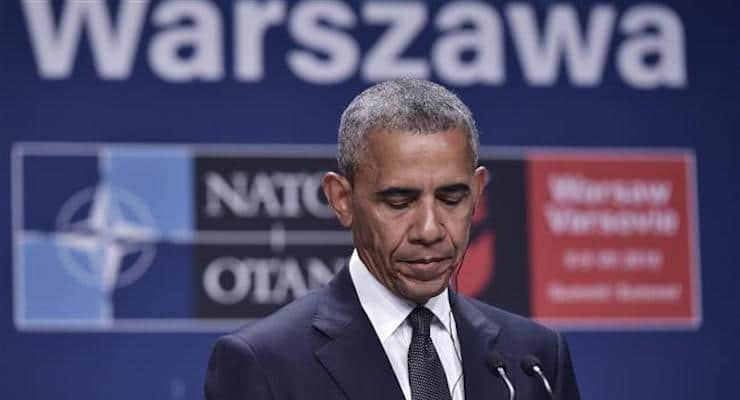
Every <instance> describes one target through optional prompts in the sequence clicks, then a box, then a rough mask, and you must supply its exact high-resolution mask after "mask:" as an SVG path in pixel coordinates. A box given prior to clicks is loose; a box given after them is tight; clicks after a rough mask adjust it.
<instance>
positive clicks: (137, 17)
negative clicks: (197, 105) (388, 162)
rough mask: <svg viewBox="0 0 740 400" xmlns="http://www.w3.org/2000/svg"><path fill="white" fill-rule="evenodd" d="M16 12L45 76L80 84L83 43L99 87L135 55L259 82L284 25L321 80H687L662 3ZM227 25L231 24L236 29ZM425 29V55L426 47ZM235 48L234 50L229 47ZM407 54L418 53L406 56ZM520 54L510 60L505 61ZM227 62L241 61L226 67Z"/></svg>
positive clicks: (326, 4)
mask: <svg viewBox="0 0 740 400" xmlns="http://www.w3.org/2000/svg"><path fill="white" fill-rule="evenodd" d="M21 5H22V9H23V14H24V16H25V21H26V27H27V30H28V32H29V36H30V39H31V47H32V50H33V54H34V56H35V60H36V65H37V68H38V72H39V75H40V76H41V77H42V78H45V79H68V78H69V77H70V76H71V75H72V73H73V70H74V66H75V62H76V57H78V56H79V54H80V53H81V51H84V50H83V49H80V44H81V43H82V42H83V41H82V40H81V38H82V36H83V35H86V38H87V40H86V42H87V43H89V44H90V49H89V51H90V52H91V53H92V61H93V64H94V68H95V71H96V73H97V75H98V77H99V78H100V79H104V80H125V79H129V78H130V76H131V73H132V69H133V65H134V64H135V61H136V57H137V55H138V54H145V55H146V57H147V59H146V62H147V65H148V66H149V69H150V70H151V72H152V73H153V74H154V75H156V76H157V77H159V78H160V79H162V80H165V81H168V82H192V81H220V80H224V79H227V77H232V78H233V79H234V80H236V81H239V82H260V81H262V80H264V79H266V78H267V74H268V72H267V71H270V69H271V68H275V67H276V66H274V65H267V61H266V60H268V57H266V53H267V52H269V51H278V50H276V48H278V47H277V46H271V45H270V43H269V40H271V39H270V35H268V33H269V31H270V30H282V31H285V32H286V34H287V36H288V37H289V39H290V42H289V46H288V49H287V50H283V51H285V54H284V56H283V60H284V63H285V68H287V69H288V70H290V72H291V73H292V74H293V75H294V76H296V77H297V78H299V79H301V80H303V81H306V82H309V83H313V84H324V85H329V84H339V83H343V82H345V81H347V80H349V79H352V78H353V77H357V76H359V77H360V78H361V79H363V80H364V81H367V82H375V81H380V80H385V79H388V78H392V77H397V76H401V75H403V76H414V77H419V78H430V77H431V76H432V75H433V74H434V75H435V76H436V77H437V78H439V80H440V81H442V82H444V83H447V84H450V85H455V86H469V85H502V84H505V83H506V78H507V71H506V67H507V65H517V66H518V67H519V69H520V70H521V76H522V79H523V80H524V82H525V84H527V85H531V86H543V87H547V86H553V85H555V84H556V83H557V82H558V81H559V80H565V81H567V82H569V83H570V84H572V85H573V86H577V87H593V86H597V85H599V84H600V83H601V82H602V81H603V79H604V73H605V71H609V70H614V71H615V72H616V75H617V77H618V78H619V79H620V80H621V81H622V82H624V83H625V84H626V85H628V86H630V87H633V88H637V89H654V88H660V87H664V88H682V87H685V86H686V85H687V76H686V54H685V53H686V52H685V46H686V45H685V38H684V27H683V23H682V21H681V18H680V17H679V15H678V14H677V13H676V12H675V11H674V10H672V9H671V8H669V7H668V6H665V5H660V4H656V3H649V4H635V5H632V6H630V7H628V8H626V9H625V10H617V8H615V7H614V6H613V5H609V4H596V5H592V6H591V8H590V9H589V10H588V11H589V12H587V13H585V14H579V12H578V10H577V9H576V7H575V6H573V5H571V4H564V3H557V4H552V5H550V6H548V7H547V8H545V9H539V8H535V7H533V6H532V5H530V4H524V3H517V2H514V3H510V4H507V5H505V6H503V7H502V8H501V9H497V8H496V7H494V6H493V5H490V4H486V3H483V2H452V3H449V4H445V5H444V6H442V7H441V8H439V9H438V10H436V11H435V13H434V15H431V14H432V13H431V12H430V9H429V6H428V4H427V3H425V2H423V1H403V2H394V1H373V2H366V3H364V4H363V5H361V6H360V7H359V9H355V8H353V7H352V6H350V5H349V4H347V3H345V2H341V1H336V0H323V1H303V2H298V3H296V4H293V5H289V4H288V3H287V2H286V1H282V0H270V1H260V2H258V1H248V0H241V1H235V2H234V3H233V5H231V7H232V10H231V11H232V12H231V13H230V15H231V18H232V19H233V20H232V21H229V22H228V24H227V22H226V21H224V18H226V17H225V15H224V12H223V10H222V8H221V7H220V6H219V5H217V3H216V2H215V1H207V0H180V1H166V2H157V3H154V4H152V3H151V2H150V1H148V0H139V1H121V2H119V6H118V9H117V10H111V9H110V8H111V7H112V3H109V2H104V1H76V0H67V1H65V2H64V3H63V4H62V5H61V7H60V9H59V13H56V14H57V15H55V13H54V12H53V10H52V5H51V2H47V1H22V2H21ZM150 7H151V10H150ZM225 7H228V6H225ZM114 11H115V12H114ZM111 15H114V17H111ZM580 15H584V17H580ZM147 18H149V20H147ZM225 25H230V26H233V28H232V29H230V33H229V32H226V31H225V30H224V26H225ZM145 27H147V28H149V29H144V28H145ZM367 28H371V29H377V28H380V29H382V32H383V33H382V34H381V35H379V36H378V37H377V38H376V39H373V40H374V42H373V43H369V44H368V43H360V42H359V40H358V37H356V36H355V34H354V33H353V32H356V31H357V30H360V29H367ZM150 31H151V32H153V33H152V34H151V35H149V34H148V33H147V36H144V33H143V32H150ZM422 32H424V33H423V34H424V35H425V38H424V40H423V43H424V46H426V49H425V48H424V47H420V46H421V44H420V43H421V42H422V41H420V40H419V39H420V37H421V35H422ZM430 32H431V39H432V40H431V43H429V42H428V41H427V37H426V35H429V33H430ZM226 34H231V35H232V36H233V37H232V40H227V39H226V38H225V37H224V36H225V35H226ZM508 41H510V43H509V42H508ZM227 43H233V44H232V46H233V47H232V48H230V49H227V48H226V44H227ZM428 43H429V44H428ZM411 47H414V48H415V49H419V48H421V49H422V54H418V50H416V51H415V54H414V55H410V54H407V51H408V50H409V49H410V48H411ZM364 49H366V50H364ZM508 49H513V50H508ZM183 50H187V51H183ZM363 51H364V53H363ZM227 52H230V53H228V54H227ZM610 54H613V57H610ZM512 57H513V59H514V60H515V62H514V63H512V62H510V61H508V60H507V58H512ZM231 59H233V65H231V66H227V65H225V64H226V60H231ZM269 59H271V60H275V59H276V58H275V57H269ZM608 60H613V62H614V66H613V68H609V67H608V66H607V61H608ZM563 72H564V76H562V77H561V74H563Z"/></svg>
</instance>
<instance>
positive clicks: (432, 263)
mask: <svg viewBox="0 0 740 400" xmlns="http://www.w3.org/2000/svg"><path fill="white" fill-rule="evenodd" d="M451 260H452V258H451V257H419V258H404V259H401V260H399V261H398V262H399V264H400V267H401V273H402V274H403V275H404V276H406V277H408V278H411V279H415V280H421V281H430V280H434V279H436V278H438V277H439V276H440V275H442V274H444V273H445V272H446V271H447V270H448V269H449V268H450V262H451Z"/></svg>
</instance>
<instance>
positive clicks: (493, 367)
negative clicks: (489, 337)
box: [486, 351, 506, 374]
mask: <svg viewBox="0 0 740 400" xmlns="http://www.w3.org/2000/svg"><path fill="white" fill-rule="evenodd" d="M486 366H487V367H488V369H489V370H490V371H491V372H493V373H494V374H498V369H499V368H504V369H506V366H505V364H504V358H503V357H502V356H501V353H499V352H498V351H492V352H490V353H488V356H486Z"/></svg>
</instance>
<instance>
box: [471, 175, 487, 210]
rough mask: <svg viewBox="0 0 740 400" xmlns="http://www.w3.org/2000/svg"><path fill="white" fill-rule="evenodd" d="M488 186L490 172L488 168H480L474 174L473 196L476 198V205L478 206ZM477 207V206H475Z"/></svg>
mask: <svg viewBox="0 0 740 400" xmlns="http://www.w3.org/2000/svg"><path fill="white" fill-rule="evenodd" d="M487 184H488V170H487V169H486V167H483V166H480V167H478V168H476V169H475V171H474V172H473V195H474V196H475V197H474V198H475V205H477V204H478V200H479V199H480V196H481V195H482V194H483V189H485V188H486V185H487ZM474 207H475V206H474Z"/></svg>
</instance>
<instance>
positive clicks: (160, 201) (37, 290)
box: [12, 143, 193, 330]
mask: <svg viewBox="0 0 740 400" xmlns="http://www.w3.org/2000/svg"><path fill="white" fill-rule="evenodd" d="M12 162H13V171H12V173H13V225H14V229H13V237H14V263H13V264H14V271H13V272H14V273H13V278H14V282H13V290H14V319H15V324H16V327H18V328H19V329H21V330H96V329H97V330H148V329H154V330H156V329H158V328H162V327H163V326H164V325H165V324H167V323H168V319H174V320H175V321H177V320H179V319H180V318H181V317H186V316H187V314H188V312H187V307H188V304H189V302H191V300H190V299H188V298H187V296H184V295H183V293H182V292H183V291H182V289H183V288H186V287H187V286H189V282H188V280H189V279H190V278H189V276H190V275H191V273H190V271H188V269H189V267H190V264H191V262H190V261H189V258H190V257H189V256H188V253H189V252H188V249H187V248H181V249H179V250H178V248H177V247H178V246H176V244H177V243H179V242H181V241H182V239H183V237H187V236H188V235H189V234H190V232H192V230H193V227H192V220H193V218H192V205H191V202H192V192H193V190H192V168H191V165H192V160H191V158H190V155H189V153H188V151H187V150H186V149H178V148H176V147H172V148H148V147H140V146H139V147H137V146H96V145H84V144H41V143H36V144H17V145H16V146H15V147H14V149H13V157H12ZM180 247H182V246H180ZM178 253H180V254H178ZM162 256H164V258H163V257H162ZM155 269H160V270H164V269H167V271H166V275H167V281H169V282H170V283H169V284H167V285H164V287H167V286H169V287H173V285H174V286H179V287H178V288H177V290H170V291H161V292H160V293H159V294H157V293H154V292H150V293H147V295H146V296H145V297H141V296H140V295H141V294H142V290H146V289H145V287H147V286H149V287H155V286H157V285H153V284H152V282H148V283H147V282H145V281H151V280H152V279H157V278H158V277H159V278H161V276H162V273H163V272H165V271H155ZM149 275H151V276H149ZM137 286H140V287H137ZM160 287H162V286H161V285H160ZM157 297H160V298H157ZM178 303H180V304H178Z"/></svg>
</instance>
